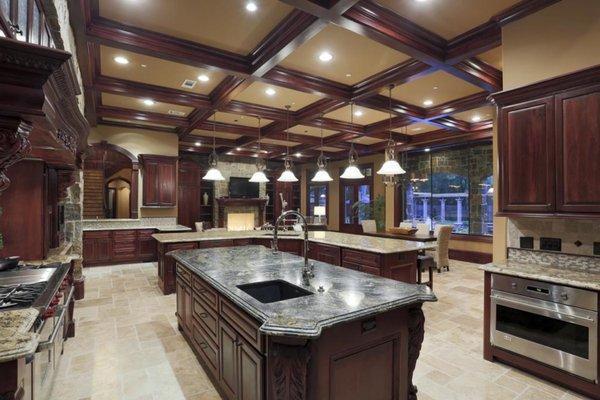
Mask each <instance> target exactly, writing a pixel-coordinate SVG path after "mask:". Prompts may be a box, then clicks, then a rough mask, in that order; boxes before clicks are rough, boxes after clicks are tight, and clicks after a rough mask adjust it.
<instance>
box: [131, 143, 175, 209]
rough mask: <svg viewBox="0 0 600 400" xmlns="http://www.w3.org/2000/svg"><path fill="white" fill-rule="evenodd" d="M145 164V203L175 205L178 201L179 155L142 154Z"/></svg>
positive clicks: (146, 204) (141, 157) (157, 205)
mask: <svg viewBox="0 0 600 400" xmlns="http://www.w3.org/2000/svg"><path fill="white" fill-rule="evenodd" d="M140 159H141V160H142V166H143V174H144V178H143V186H144V189H143V196H142V197H143V205H144V206H151V207H174V206H175V204H176V203H177V157H168V156H156V155H150V154H142V155H140Z"/></svg>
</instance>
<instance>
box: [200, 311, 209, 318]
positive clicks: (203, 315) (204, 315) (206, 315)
mask: <svg viewBox="0 0 600 400" xmlns="http://www.w3.org/2000/svg"><path fill="white" fill-rule="evenodd" d="M206 317H208V314H207V313H205V312H203V313H201V314H200V318H206Z"/></svg>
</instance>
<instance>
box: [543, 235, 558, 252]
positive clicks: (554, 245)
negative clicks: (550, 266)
mask: <svg viewBox="0 0 600 400" xmlns="http://www.w3.org/2000/svg"><path fill="white" fill-rule="evenodd" d="M540 250H549V251H560V250H561V240H560V239H558V238H545V237H541V238H540Z"/></svg>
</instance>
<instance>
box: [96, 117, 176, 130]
mask: <svg viewBox="0 0 600 400" xmlns="http://www.w3.org/2000/svg"><path fill="white" fill-rule="evenodd" d="M98 123H99V124H102V125H109V126H118V127H120V128H133V129H144V130H148V131H153V132H165V133H176V132H177V128H166V127H163V126H151V125H144V124H137V123H135V122H124V121H122V122H121V121H119V122H117V121H106V120H104V119H102V118H99V120H98Z"/></svg>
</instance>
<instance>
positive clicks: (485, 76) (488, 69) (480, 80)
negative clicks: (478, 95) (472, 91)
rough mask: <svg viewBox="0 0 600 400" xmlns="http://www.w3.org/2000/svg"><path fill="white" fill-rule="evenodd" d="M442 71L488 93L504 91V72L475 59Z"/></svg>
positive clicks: (446, 66)
mask: <svg viewBox="0 0 600 400" xmlns="http://www.w3.org/2000/svg"><path fill="white" fill-rule="evenodd" d="M441 69H442V70H444V71H446V72H448V73H449V74H452V75H454V76H456V77H458V78H460V79H462V80H464V81H466V82H469V83H471V84H473V85H476V86H478V87H480V88H482V89H485V90H487V91H488V92H497V91H500V90H502V72H501V71H500V70H497V69H496V68H494V67H492V66H491V65H489V64H486V63H484V62H483V61H481V60H479V59H477V58H475V57H472V58H469V59H465V60H463V61H461V62H459V63H457V64H454V65H442V66H441Z"/></svg>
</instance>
